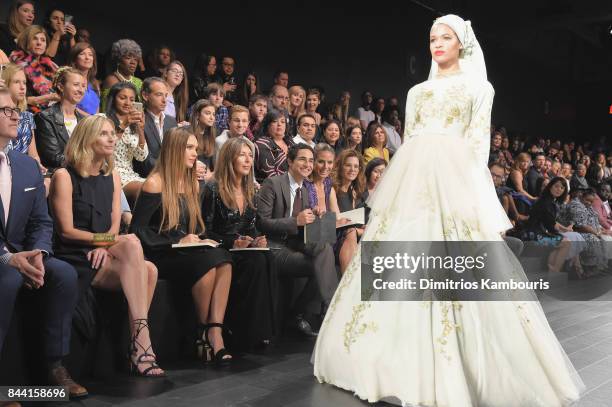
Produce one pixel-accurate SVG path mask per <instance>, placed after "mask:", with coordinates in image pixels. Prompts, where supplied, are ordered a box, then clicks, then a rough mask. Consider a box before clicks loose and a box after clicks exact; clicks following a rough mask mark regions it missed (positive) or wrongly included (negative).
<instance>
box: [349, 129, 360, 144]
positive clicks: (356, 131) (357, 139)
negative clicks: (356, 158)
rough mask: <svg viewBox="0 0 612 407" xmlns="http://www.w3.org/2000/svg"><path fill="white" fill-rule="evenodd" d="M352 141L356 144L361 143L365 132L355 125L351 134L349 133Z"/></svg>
mask: <svg viewBox="0 0 612 407" xmlns="http://www.w3.org/2000/svg"><path fill="white" fill-rule="evenodd" d="M349 138H350V140H351V143H353V144H354V145H357V144H361V140H362V139H363V133H362V132H361V128H359V127H355V128H354V129H353V130H351V134H350V135H349Z"/></svg>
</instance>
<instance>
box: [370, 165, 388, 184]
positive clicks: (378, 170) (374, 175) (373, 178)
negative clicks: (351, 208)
mask: <svg viewBox="0 0 612 407" xmlns="http://www.w3.org/2000/svg"><path fill="white" fill-rule="evenodd" d="M385 168H387V166H386V165H384V164H381V165H378V166H376V167H374V169H373V170H372V172H371V173H370V179H369V180H368V182H369V184H370V185H369V188H370V189H373V188H374V187H375V186H376V185H377V184H378V181H380V177H382V175H383V173H384V172H385Z"/></svg>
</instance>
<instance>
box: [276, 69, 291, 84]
mask: <svg viewBox="0 0 612 407" xmlns="http://www.w3.org/2000/svg"><path fill="white" fill-rule="evenodd" d="M276 85H281V86H284V87H287V86H289V74H288V73H286V72H281V74H280V75H279V76H278V78H277V79H276Z"/></svg>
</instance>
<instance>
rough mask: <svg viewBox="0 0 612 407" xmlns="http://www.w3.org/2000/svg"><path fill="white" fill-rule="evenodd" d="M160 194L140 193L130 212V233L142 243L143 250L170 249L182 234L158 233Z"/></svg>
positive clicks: (171, 232)
mask: <svg viewBox="0 0 612 407" xmlns="http://www.w3.org/2000/svg"><path fill="white" fill-rule="evenodd" d="M160 208H161V194H151V193H147V192H141V193H140V195H139V196H138V200H137V201H136V206H135V207H134V210H133V211H132V223H131V224H130V232H131V233H134V234H135V235H136V236H138V238H139V239H140V241H141V242H142V246H143V249H144V250H145V252H146V251H148V250H164V249H170V248H171V247H172V244H174V243H178V241H179V240H180V239H181V237H182V236H183V235H184V234H181V233H180V232H179V231H178V230H172V231H159V223H160V211H161V209H160Z"/></svg>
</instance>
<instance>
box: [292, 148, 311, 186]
mask: <svg viewBox="0 0 612 407" xmlns="http://www.w3.org/2000/svg"><path fill="white" fill-rule="evenodd" d="M288 164H289V170H290V171H291V174H292V175H293V176H294V177H295V175H299V176H301V177H302V179H304V178H308V177H309V176H310V174H311V173H312V169H313V166H314V157H313V155H312V151H310V150H307V149H302V150H298V152H297V155H296V157H295V160H293V161H288Z"/></svg>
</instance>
